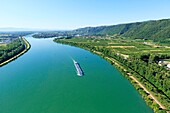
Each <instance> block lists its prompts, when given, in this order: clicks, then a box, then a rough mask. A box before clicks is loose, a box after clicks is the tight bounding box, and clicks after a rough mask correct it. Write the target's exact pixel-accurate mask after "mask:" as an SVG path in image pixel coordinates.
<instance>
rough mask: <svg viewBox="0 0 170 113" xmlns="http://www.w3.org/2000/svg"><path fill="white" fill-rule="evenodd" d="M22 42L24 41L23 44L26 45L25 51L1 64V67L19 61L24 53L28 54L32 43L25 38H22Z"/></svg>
mask: <svg viewBox="0 0 170 113" xmlns="http://www.w3.org/2000/svg"><path fill="white" fill-rule="evenodd" d="M21 40H23V42H24V43H25V49H24V50H23V51H22V52H20V53H19V54H17V55H15V56H13V57H12V58H10V59H8V60H6V61H4V62H2V63H1V64H0V67H2V66H4V65H6V64H8V63H9V62H11V61H13V60H15V59H17V58H18V57H20V56H21V55H23V54H24V53H26V52H27V51H28V50H29V49H30V48H31V45H30V43H29V42H28V41H27V40H26V39H25V38H24V37H22V38H21Z"/></svg>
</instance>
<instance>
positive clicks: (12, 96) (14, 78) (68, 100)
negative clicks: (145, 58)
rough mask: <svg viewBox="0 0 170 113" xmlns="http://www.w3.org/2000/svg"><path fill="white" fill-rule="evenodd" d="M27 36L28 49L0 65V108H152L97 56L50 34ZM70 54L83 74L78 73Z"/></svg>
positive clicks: (50, 112) (88, 111)
mask: <svg viewBox="0 0 170 113" xmlns="http://www.w3.org/2000/svg"><path fill="white" fill-rule="evenodd" d="M26 39H27V40H28V41H29V42H30V44H31V49H30V50H29V51H28V52H27V53H25V54H24V55H22V56H21V57H19V58H17V59H16V60H15V61H12V62H10V63H9V64H7V65H5V66H3V67H0V113H153V111H152V110H151V109H150V108H149V107H148V106H147V105H146V103H145V101H144V100H143V99H142V97H141V95H139V93H138V92H137V91H136V90H135V88H134V87H133V86H132V85H131V84H130V82H129V81H128V80H127V79H126V78H124V77H123V76H122V75H121V73H120V72H119V71H118V70H117V69H116V68H114V67H113V66H112V65H110V64H109V63H108V62H107V61H105V60H104V59H102V58H101V57H99V56H97V55H95V54H93V53H90V52H89V51H86V50H83V49H80V48H76V47H72V46H67V45H62V44H57V43H55V42H53V41H52V39H34V38H32V37H31V36H27V37H26ZM72 58H73V59H75V60H76V61H77V62H79V63H80V65H81V67H82V69H83V70H84V72H85V75H84V76H83V77H79V76H77V74H76V69H75V67H74V64H73V61H72Z"/></svg>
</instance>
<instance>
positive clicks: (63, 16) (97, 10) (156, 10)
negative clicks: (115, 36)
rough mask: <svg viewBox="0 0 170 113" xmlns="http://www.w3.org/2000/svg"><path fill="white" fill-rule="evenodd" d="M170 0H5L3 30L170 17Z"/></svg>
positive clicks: (66, 27)
mask: <svg viewBox="0 0 170 113" xmlns="http://www.w3.org/2000/svg"><path fill="white" fill-rule="evenodd" d="M169 5H170V1H169V0H105V1H99V0H36V1H35V0H29V1H28V0H17V1H14V0H3V1H1V7H0V14H1V18H0V28H8V27H12V28H32V29H49V30H50V29H51V30H56V29H57V30H69V29H76V28H81V27H87V26H101V25H115V24H121V23H129V22H138V21H146V20H157V19H166V18H170V15H169V11H170V7H169Z"/></svg>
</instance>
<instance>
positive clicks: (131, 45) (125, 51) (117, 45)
mask: <svg viewBox="0 0 170 113" xmlns="http://www.w3.org/2000/svg"><path fill="white" fill-rule="evenodd" d="M67 42H76V43H84V44H90V45H93V46H94V47H98V48H108V49H110V50H111V51H113V52H116V53H119V54H122V55H128V56H129V55H135V54H142V53H152V54H170V48H168V47H167V46H160V45H159V44H156V43H153V42H152V41H150V40H147V41H145V40H140V39H138V40H130V39H124V38H123V39H121V38H118V39H112V38H108V39H104V38H100V39H97V38H83V37H80V38H72V39H67Z"/></svg>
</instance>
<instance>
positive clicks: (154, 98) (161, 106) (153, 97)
mask: <svg viewBox="0 0 170 113" xmlns="http://www.w3.org/2000/svg"><path fill="white" fill-rule="evenodd" d="M94 52H95V53H97V54H100V55H101V54H102V53H101V52H97V51H94ZM106 59H108V60H111V61H112V62H113V63H114V64H115V65H117V66H118V67H120V68H122V69H123V70H124V71H126V69H124V67H123V66H121V65H120V64H119V63H117V62H116V60H115V59H113V58H109V57H106ZM128 75H129V77H130V78H131V79H133V80H134V81H135V82H136V83H138V85H139V86H140V87H141V88H142V89H143V90H144V91H145V92H146V93H147V94H149V96H150V97H151V98H152V99H153V100H154V101H155V102H156V103H157V104H158V105H159V106H160V108H161V109H166V108H165V106H163V105H162V104H161V103H160V102H159V101H158V100H157V99H156V97H155V96H154V95H153V94H152V93H150V92H149V91H148V90H147V89H146V88H145V87H144V86H143V85H142V84H141V83H140V82H139V81H138V80H137V79H136V78H135V77H133V76H132V75H131V74H130V73H128ZM167 113H170V112H168V111H167Z"/></svg>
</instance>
